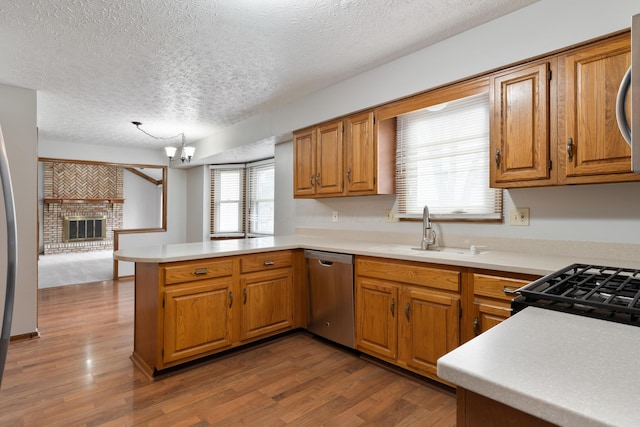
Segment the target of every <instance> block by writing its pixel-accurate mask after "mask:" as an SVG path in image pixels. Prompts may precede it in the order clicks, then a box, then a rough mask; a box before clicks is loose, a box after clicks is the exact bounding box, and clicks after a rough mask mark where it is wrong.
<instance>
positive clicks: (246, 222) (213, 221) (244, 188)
mask: <svg viewBox="0 0 640 427" xmlns="http://www.w3.org/2000/svg"><path fill="white" fill-rule="evenodd" d="M269 164H270V165H272V168H273V169H274V174H275V159H274V158H269V159H264V160H258V161H255V162H250V163H235V164H221V165H209V169H210V177H211V182H210V192H211V193H210V197H211V205H210V209H209V216H210V218H209V238H210V239H211V240H220V239H241V238H250V237H265V236H273V233H272V234H264V233H252V232H250V227H251V225H250V221H251V217H250V215H251V207H250V205H251V203H252V201H253V200H252V198H251V190H252V189H251V182H250V181H251V178H250V174H251V173H252V170H253V168H259V167H262V166H265V165H269ZM224 170H238V171H241V172H240V173H241V180H240V187H241V191H240V195H241V202H240V208H239V231H237V232H216V231H215V230H216V226H217V224H218V218H219V217H218V216H216V208H218V209H219V203H217V201H216V195H217V194H218V193H217V191H216V189H217V188H219V187H218V183H217V182H216V180H215V174H216V171H224ZM272 203H273V204H274V206H273V208H275V176H274V198H273V199H272ZM274 225H275V224H274ZM274 231H275V230H274Z"/></svg>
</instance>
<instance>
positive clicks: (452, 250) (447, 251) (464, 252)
mask: <svg viewBox="0 0 640 427" xmlns="http://www.w3.org/2000/svg"><path fill="white" fill-rule="evenodd" d="M411 249H413V250H414V251H420V252H427V253H429V252H433V253H443V254H455V255H478V254H479V253H480V252H471V250H469V249H462V248H433V249H431V248H430V249H422V248H411Z"/></svg>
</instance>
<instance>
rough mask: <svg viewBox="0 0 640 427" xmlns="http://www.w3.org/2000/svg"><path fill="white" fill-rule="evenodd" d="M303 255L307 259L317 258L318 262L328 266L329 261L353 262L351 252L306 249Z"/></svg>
mask: <svg viewBox="0 0 640 427" xmlns="http://www.w3.org/2000/svg"><path fill="white" fill-rule="evenodd" d="M304 257H305V258H307V259H317V260H319V261H320V264H322V265H323V266H325V267H329V266H330V263H340V264H353V255H351V254H341V253H337V252H325V251H316V250H312V249H307V250H305V251H304Z"/></svg>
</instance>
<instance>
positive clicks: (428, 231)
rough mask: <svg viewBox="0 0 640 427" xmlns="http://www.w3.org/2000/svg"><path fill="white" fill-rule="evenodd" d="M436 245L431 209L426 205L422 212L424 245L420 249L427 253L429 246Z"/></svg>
mask: <svg viewBox="0 0 640 427" xmlns="http://www.w3.org/2000/svg"><path fill="white" fill-rule="evenodd" d="M435 244H436V232H435V230H434V229H432V228H431V217H430V216H429V208H428V207H427V206H426V205H425V207H424V210H423V211H422V243H421V244H420V249H422V250H423V251H426V250H428V249H429V246H431V245H435Z"/></svg>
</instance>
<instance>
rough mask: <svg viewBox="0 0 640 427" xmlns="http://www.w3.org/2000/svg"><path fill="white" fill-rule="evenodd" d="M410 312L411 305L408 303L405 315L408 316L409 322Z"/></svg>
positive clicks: (405, 307)
mask: <svg viewBox="0 0 640 427" xmlns="http://www.w3.org/2000/svg"><path fill="white" fill-rule="evenodd" d="M409 310H411V304H409V303H407V305H405V306H404V315H405V316H407V320H409Z"/></svg>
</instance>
